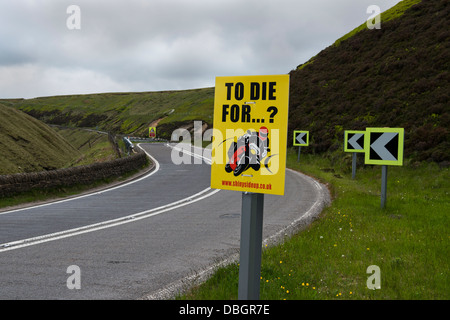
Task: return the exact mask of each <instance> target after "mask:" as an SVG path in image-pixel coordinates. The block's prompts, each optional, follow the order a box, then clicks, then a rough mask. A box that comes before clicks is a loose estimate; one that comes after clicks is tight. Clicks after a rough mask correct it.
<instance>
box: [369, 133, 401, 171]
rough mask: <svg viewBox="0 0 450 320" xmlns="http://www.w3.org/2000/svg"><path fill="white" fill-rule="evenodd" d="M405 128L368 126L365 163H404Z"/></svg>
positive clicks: (396, 164) (394, 164) (399, 164)
mask: <svg viewBox="0 0 450 320" xmlns="http://www.w3.org/2000/svg"><path fill="white" fill-rule="evenodd" d="M403 142H404V129H403V128H367V129H366V134H365V137H364V146H365V153H366V156H365V164H377V165H391V166H401V165H403Z"/></svg>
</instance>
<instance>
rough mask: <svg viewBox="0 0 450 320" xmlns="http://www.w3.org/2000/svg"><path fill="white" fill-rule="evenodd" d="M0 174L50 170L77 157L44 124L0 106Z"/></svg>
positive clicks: (74, 152) (65, 143) (70, 146)
mask: <svg viewBox="0 0 450 320" xmlns="http://www.w3.org/2000/svg"><path fill="white" fill-rule="evenodd" d="M0 155H1V157H0V174H10V173H18V172H33V171H42V170H51V169H56V168H61V167H63V166H64V165H65V164H66V163H68V162H70V161H72V159H74V158H77V157H79V156H80V152H79V151H77V150H76V149H75V148H74V147H73V146H72V145H71V144H69V143H68V142H67V141H66V140H65V139H64V138H62V137H61V136H60V135H59V134H57V133H56V132H55V131H54V130H53V129H51V128H50V127H49V126H47V125H46V124H44V123H42V122H40V121H38V120H36V119H35V118H33V117H31V116H29V115H27V114H25V113H23V112H21V111H19V110H16V109H14V108H11V107H7V106H4V105H2V104H0Z"/></svg>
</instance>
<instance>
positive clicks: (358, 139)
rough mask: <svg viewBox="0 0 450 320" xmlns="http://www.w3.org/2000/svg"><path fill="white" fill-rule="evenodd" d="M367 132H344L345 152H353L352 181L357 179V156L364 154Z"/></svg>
mask: <svg viewBox="0 0 450 320" xmlns="http://www.w3.org/2000/svg"><path fill="white" fill-rule="evenodd" d="M365 133H366V132H365V131H354V130H346V131H345V132H344V151H345V152H352V179H355V177H356V154H357V152H364V135H365Z"/></svg>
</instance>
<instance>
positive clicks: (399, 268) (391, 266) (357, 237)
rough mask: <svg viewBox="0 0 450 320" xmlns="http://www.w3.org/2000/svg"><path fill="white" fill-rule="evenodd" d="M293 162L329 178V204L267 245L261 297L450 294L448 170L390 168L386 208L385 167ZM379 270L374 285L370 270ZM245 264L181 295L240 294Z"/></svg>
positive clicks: (291, 156)
mask: <svg viewBox="0 0 450 320" xmlns="http://www.w3.org/2000/svg"><path fill="white" fill-rule="evenodd" d="M288 166H289V167H290V168H292V169H295V170H299V171H302V172H304V173H306V174H309V175H312V176H314V177H316V178H317V179H319V180H321V181H322V182H324V183H327V184H328V185H329V187H330V190H331V192H332V196H333V198H334V200H333V202H332V204H331V206H330V207H328V208H327V209H325V210H324V211H323V212H322V213H321V215H320V218H319V219H318V220H316V221H314V222H313V223H312V224H311V225H310V226H309V227H308V228H307V229H306V230H304V231H302V232H299V233H297V234H296V235H294V236H293V237H291V238H290V239H286V241H285V242H284V243H283V244H281V245H277V246H273V247H268V248H265V250H263V255H262V265H261V284H260V285H261V287H260V297H261V299H265V300H266V299H267V300H278V299H281V300H282V299H293V300H294V299H319V300H322V299H323V300H326V299H380V300H385V299H405V300H410V299H423V300H427V299H444V300H445V299H449V298H450V290H449V288H450V283H449V276H448V273H449V259H448V257H449V256H450V255H449V253H450V252H449V237H450V232H449V227H448V226H449V217H448V208H449V203H450V202H449V200H450V196H449V192H450V182H449V181H450V180H449V170H448V168H444V169H441V168H439V167H438V166H437V165H435V164H433V163H423V164H421V165H418V166H415V167H412V166H404V167H389V172H388V189H387V204H386V208H385V209H381V208H380V188H381V167H379V166H364V168H363V167H360V168H358V171H357V174H356V179H355V180H352V179H351V164H350V162H349V163H342V162H341V163H332V162H331V161H330V160H327V159H324V158H320V157H319V156H316V155H306V154H305V155H302V157H301V159H300V162H299V163H298V162H297V154H296V151H295V150H290V151H289V152H288ZM371 265H376V266H378V267H379V268H380V276H381V277H380V278H381V288H380V289H377V290H370V289H368V288H367V281H368V279H369V277H370V276H371V275H372V274H368V273H367V268H368V267H369V266H371ZM238 280H239V266H238V263H234V264H231V265H229V266H227V267H223V268H220V269H218V270H217V271H216V273H215V274H214V275H213V276H212V277H211V278H210V279H208V280H207V281H206V282H205V283H204V284H202V285H200V286H197V287H195V288H193V289H192V290H190V291H189V292H188V293H186V294H184V295H182V296H178V297H177V299H192V300H195V299H213V300H216V299H217V300H219V299H237V292H238Z"/></svg>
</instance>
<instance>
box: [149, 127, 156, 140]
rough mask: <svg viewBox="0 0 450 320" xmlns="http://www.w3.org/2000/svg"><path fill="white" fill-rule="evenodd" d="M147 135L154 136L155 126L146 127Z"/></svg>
mask: <svg viewBox="0 0 450 320" xmlns="http://www.w3.org/2000/svg"><path fill="white" fill-rule="evenodd" d="M148 136H149V137H151V138H154V137H156V127H149V128H148Z"/></svg>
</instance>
